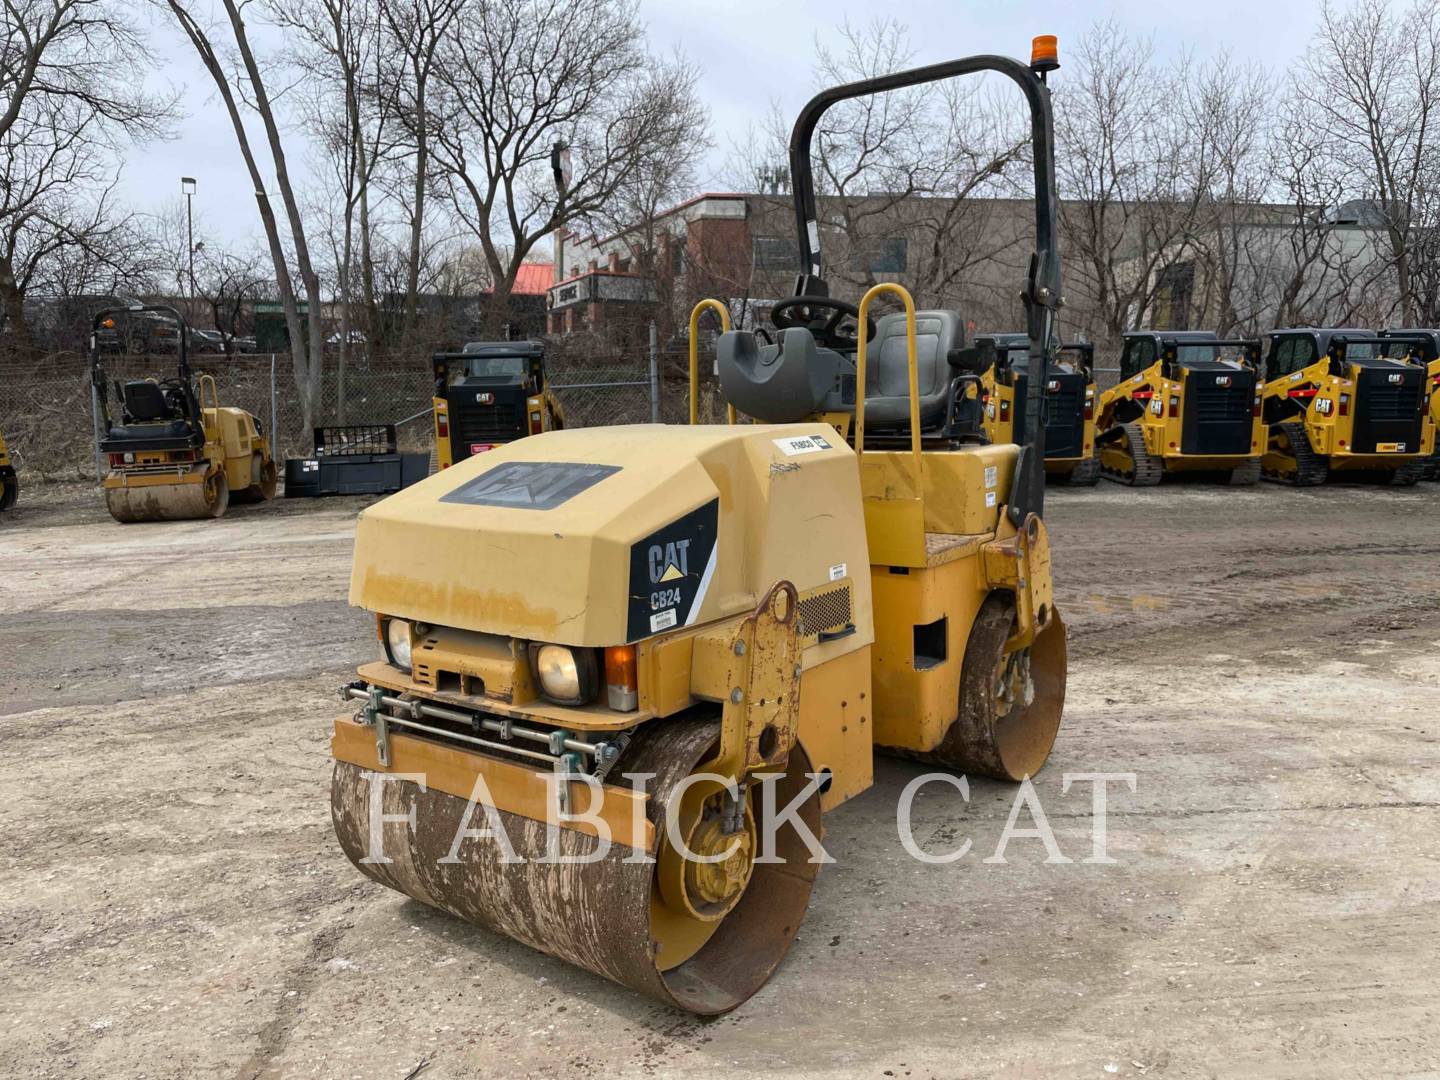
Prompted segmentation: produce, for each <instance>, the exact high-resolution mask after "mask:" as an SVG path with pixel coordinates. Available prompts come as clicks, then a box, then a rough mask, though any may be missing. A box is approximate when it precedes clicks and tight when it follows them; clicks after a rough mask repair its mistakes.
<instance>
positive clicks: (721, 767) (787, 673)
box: [695, 581, 800, 783]
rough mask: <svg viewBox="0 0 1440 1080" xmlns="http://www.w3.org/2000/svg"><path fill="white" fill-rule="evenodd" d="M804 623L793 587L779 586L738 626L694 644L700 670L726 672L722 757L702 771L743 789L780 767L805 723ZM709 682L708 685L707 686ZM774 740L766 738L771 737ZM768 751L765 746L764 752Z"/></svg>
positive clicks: (719, 629)
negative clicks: (760, 772)
mask: <svg viewBox="0 0 1440 1080" xmlns="http://www.w3.org/2000/svg"><path fill="white" fill-rule="evenodd" d="M799 630H800V616H799V598H798V595H797V593H796V590H795V586H794V585H792V584H791V583H790V582H788V581H781V582H778V583H777V584H776V585H774V586H773V587H772V588H771V589H770V591H769V592H768V593H766V594H765V598H764V599H763V600H762V601H761V602H760V603H759V604H758V605H757V606H756V608H755V610H754V611H752V612H751V613H750V614H749V615H747V616H746V617H745V618H744V619H742V620H740V622H739V623H726V624H724V625H723V626H720V627H717V628H716V629H715V630H714V631H711V632H710V633H706V634H701V635H700V636H699V637H698V638H697V639H696V642H695V647H696V654H695V662H696V663H697V664H706V663H707V662H708V663H710V664H713V667H714V670H715V672H716V673H718V672H719V671H723V672H724V678H723V680H716V681H717V682H718V683H719V686H723V687H725V688H726V689H725V690H724V696H723V697H722V698H721V701H722V709H721V715H720V749H719V751H718V752H717V753H716V755H715V757H714V758H713V759H712V760H711V761H709V762H708V763H707V764H705V765H704V766H702V768H701V771H702V772H710V773H716V774H718V775H721V776H724V777H727V778H728V779H731V780H734V781H736V782H737V783H739V782H741V781H743V780H744V778H745V776H746V775H747V774H749V773H750V772H752V771H754V770H756V769H761V768H765V767H776V768H778V767H781V766H783V765H784V763H785V762H786V760H787V759H788V758H789V755H790V749H791V747H793V746H794V745H795V735H796V729H797V728H798V726H799V722H800V635H799ZM707 681H710V680H708V679H707ZM767 728H768V729H771V730H772V731H773V737H772V738H771V739H769V740H767V739H766V738H765V731H766V729H767ZM762 743H767V745H766V747H765V749H767V750H768V751H769V753H768V754H766V753H764V752H762V747H761V744H762Z"/></svg>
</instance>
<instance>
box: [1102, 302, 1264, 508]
mask: <svg viewBox="0 0 1440 1080" xmlns="http://www.w3.org/2000/svg"><path fill="white" fill-rule="evenodd" d="M1124 340H1125V345H1124V348H1123V350H1122V352H1121V354H1120V381H1119V382H1118V383H1116V384H1115V385H1114V386H1112V387H1111V388H1110V389H1108V390H1106V391H1105V392H1104V393H1103V394H1101V395H1100V407H1099V413H1100V416H1099V420H1098V427H1099V430H1100V435H1099V437H1098V442H1099V454H1100V470H1101V473H1102V474H1103V475H1104V476H1105V477H1106V478H1107V479H1109V480H1115V481H1118V482H1119V483H1122V484H1129V485H1131V486H1132V487H1150V486H1153V485H1155V484H1158V483H1160V481H1161V480H1162V479H1164V477H1165V475H1166V474H1167V473H1178V472H1192V473H1193V472H1208V473H1218V474H1223V475H1224V476H1225V477H1226V478H1227V479H1228V481H1229V483H1230V484H1232V485H1234V486H1243V487H1248V486H1250V485H1252V484H1254V483H1255V482H1256V481H1257V480H1259V479H1260V456H1261V454H1262V453H1263V452H1264V448H1265V428H1264V424H1263V423H1262V422H1261V419H1260V377H1259V374H1258V368H1259V360H1260V343H1259V342H1258V341H1251V340H1233V341H1222V340H1220V338H1218V337H1217V336H1216V335H1215V334H1213V333H1211V332H1210V331H1208V330H1173V331H1164V332H1157V331H1150V330H1144V331H1135V332H1133V333H1127V334H1125V335H1124Z"/></svg>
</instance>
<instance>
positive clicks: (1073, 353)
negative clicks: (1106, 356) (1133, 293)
mask: <svg viewBox="0 0 1440 1080" xmlns="http://www.w3.org/2000/svg"><path fill="white" fill-rule="evenodd" d="M975 344H976V346H977V347H978V348H979V349H980V350H981V353H982V359H981V364H980V366H981V367H982V369H983V371H984V374H983V375H981V400H982V403H983V408H984V411H985V420H984V425H985V434H986V436H987V437H988V438H989V439H990V441H991V442H1014V441H1015V433H1016V432H1017V431H1023V430H1024V427H1025V389H1026V383H1027V379H1026V375H1025V371H1026V364H1027V357H1028V354H1029V349H1030V339H1029V338H1028V337H1026V336H1025V335H1024V334H1019V333H999V334H981V335H979V336H978V337H976V339H975ZM1055 359H1056V362H1055V366H1054V368H1053V369H1052V370H1051V372H1050V377H1049V378H1048V379H1047V380H1046V382H1045V474H1046V475H1047V476H1049V477H1050V478H1051V479H1052V480H1053V481H1055V482H1056V483H1060V484H1070V485H1073V486H1075V487H1093V486H1094V485H1095V484H1096V483H1098V482H1099V480H1100V459H1099V458H1098V457H1096V456H1095V398H1096V392H1095V377H1094V375H1093V372H1094V370H1095V346H1094V345H1092V344H1090V343H1089V342H1085V341H1073V342H1066V343H1064V344H1062V345H1061V346H1060V347H1059V350H1058V352H1057V353H1056V358H1055Z"/></svg>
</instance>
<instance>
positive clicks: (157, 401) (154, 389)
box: [123, 379, 171, 424]
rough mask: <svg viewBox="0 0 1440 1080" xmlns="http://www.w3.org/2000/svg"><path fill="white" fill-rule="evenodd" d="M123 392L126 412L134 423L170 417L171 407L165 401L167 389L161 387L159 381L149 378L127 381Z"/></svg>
mask: <svg viewBox="0 0 1440 1080" xmlns="http://www.w3.org/2000/svg"><path fill="white" fill-rule="evenodd" d="M123 393H124V396H125V413H126V415H127V416H128V417H129V418H130V420H131V421H133V422H134V423H137V424H144V423H148V422H150V421H153V420H168V419H170V416H171V409H170V406H169V404H167V403H166V401H165V391H163V390H161V389H160V386H159V384H158V383H154V382H151V381H150V380H149V379H144V380H137V381H136V382H127V383H126V384H125V386H124V390H123Z"/></svg>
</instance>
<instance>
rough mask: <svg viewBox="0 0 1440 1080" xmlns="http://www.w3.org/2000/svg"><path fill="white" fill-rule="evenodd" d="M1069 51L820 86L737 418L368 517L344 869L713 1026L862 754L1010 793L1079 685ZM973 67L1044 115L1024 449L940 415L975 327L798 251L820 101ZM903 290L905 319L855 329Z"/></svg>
mask: <svg viewBox="0 0 1440 1080" xmlns="http://www.w3.org/2000/svg"><path fill="white" fill-rule="evenodd" d="M1053 44H1054V43H1053V39H1039V40H1038V41H1037V50H1036V55H1035V57H1034V58H1033V60H1032V62H1031V63H1030V64H1028V65H1027V64H1024V63H1022V62H1019V61H1015V60H1010V59H1006V58H1003V57H997V56H976V57H970V58H965V59H961V60H956V61H952V62H949V63H942V64H936V65H933V66H931V67H925V68H920V69H917V70H913V71H905V72H900V73H897V74H894V75H888V76H884V77H882V78H876V79H868V80H865V81H863V82H857V83H852V84H848V85H844V86H840V87H836V88H834V89H831V90H827V91H825V92H823V93H821V94H820V95H818V96H817V97H816V98H815V99H814V100H812V101H811V102H810V103H809V104H808V105H806V107H805V109H804V111H803V112H802V113H801V114H800V117H799V119H798V121H797V123H796V125H795V129H794V132H793V134H792V137H791V145H790V160H791V175H792V177H793V178H794V187H795V211H796V228H797V233H798V238H799V245H800V252H801V258H802V267H801V271H802V272H801V274H800V278H799V281H798V283H797V288H796V290H795V296H794V297H792V298H791V299H789V300H787V301H785V302H784V304H783V305H782V306H781V307H783V312H782V310H781V307H777V309H776V313H775V316H774V319H773V321H774V322H775V323H776V329H777V331H778V333H777V334H776V338H775V340H774V341H773V343H761V342H760V341H758V340H757V338H756V335H755V334H753V333H750V332H736V331H727V332H726V333H724V334H723V335H722V336H721V338H720V339H719V341H718V343H717V366H718V369H719V375H720V384H721V390H722V392H723V395H724V397H725V399H726V402H727V404H728V405H729V406H732V407H734V408H736V409H737V410H738V412H740V413H741V414H743V415H742V420H743V421H744V422H740V423H734V424H725V425H709V426H702V425H676V426H660V425H637V426H628V427H612V428H592V429H584V430H562V431H550V432H545V433H542V434H538V435H534V436H531V437H529V438H526V439H523V440H520V441H517V442H513V443H510V444H507V445H505V446H501V447H497V448H495V449H493V450H491V451H489V452H487V453H484V454H479V455H476V456H473V457H471V458H469V459H468V460H465V461H462V462H458V463H456V464H455V465H454V466H453V467H452V468H450V469H447V470H445V471H444V472H441V473H437V474H435V475H433V476H431V477H430V478H429V479H427V480H424V481H422V482H421V483H419V484H416V485H415V486H413V487H411V488H408V489H406V490H404V491H402V492H400V493H398V494H396V495H393V496H391V497H390V498H388V499H386V500H384V501H383V502H380V503H378V504H376V505H375V506H373V507H370V508H368V509H367V510H365V511H364V512H363V513H362V514H361V515H360V519H359V522H358V526H357V531H356V538H355V557H354V564H353V570H352V576H351V582H350V600H351V603H352V604H354V605H356V606H358V607H361V608H364V609H365V610H366V611H368V612H370V613H372V614H373V617H374V620H375V630H376V635H377V638H378V648H379V650H380V652H381V655H380V657H379V658H377V659H376V660H375V661H374V662H372V663H369V664H366V665H364V666H363V667H361V668H360V669H359V671H358V673H357V676H358V677H357V678H356V679H355V680H354V681H353V682H351V683H349V684H348V685H346V686H345V687H344V688H343V689H342V691H341V696H342V698H343V699H344V700H345V701H346V702H347V703H348V704H349V705H350V706H351V708H352V709H353V710H354V711H353V712H349V713H347V714H345V715H343V716H341V717H340V718H338V719H337V720H336V721H335V723H334V734H333V741H332V752H333V756H334V774H333V783H332V789H331V809H332V816H333V821H334V827H335V832H336V835H337V837H338V839H339V843H340V846H341V847H342V848H343V850H344V852H345V854H346V855H347V856H348V857H349V858H350V859H351V860H352V862H353V863H354V864H355V866H356V867H357V868H358V869H359V870H360V871H361V872H362V873H364V874H366V875H367V876H369V877H370V878H372V879H374V880H375V881H377V882H380V883H382V884H384V885H386V886H389V887H390V888H392V889H395V890H398V891H399V892H401V893H404V894H406V895H408V896H411V897H413V898H415V899H417V900H420V901H422V902H423V903H426V904H430V905H432V906H434V907H437V908H440V909H443V910H445V911H447V912H450V913H452V914H454V915H456V916H459V917H460V918H462V919H466V920H469V921H471V922H474V923H477V924H479V925H481V926H484V927H488V928H490V929H491V930H494V931H497V932H499V933H501V934H505V935H507V936H509V937H511V938H514V939H516V940H518V941H521V942H524V943H525V944H527V945H530V946H533V947H534V948H536V949H539V950H541V951H543V952H545V953H549V954H550V955H552V956H556V957H560V958H562V959H564V960H567V961H569V962H571V963H573V964H576V965H578V966H580V967H582V968H586V969H588V970H590V971H592V972H594V973H596V974H598V975H601V976H603V977H605V978H607V979H611V980H614V981H615V982H617V983H621V984H623V985H625V986H628V987H632V988H634V989H635V990H637V991H640V992H642V993H644V994H648V995H650V996H652V997H654V998H657V999H659V1000H660V1001H662V1002H665V1003H667V1004H669V1005H672V1006H675V1007H677V1008H680V1009H684V1010H688V1011H690V1012H693V1013H699V1014H716V1013H722V1012H725V1011H727V1010H729V1009H732V1008H734V1007H735V1006H736V1005H738V1004H740V1003H741V1002H743V1001H744V1000H745V999H746V998H748V997H749V996H750V995H751V994H753V993H754V992H755V991H756V990H757V989H759V988H760V987H761V986H762V985H763V984H764V983H765V982H766V980H767V979H768V978H769V977H770V975H771V974H772V972H774V970H775V969H776V967H777V965H778V964H779V963H780V961H781V959H782V958H783V957H784V955H785V953H786V951H787V949H788V948H789V946H790V943H791V941H792V940H793V939H794V937H795V933H796V931H797V929H798V928H799V926H800V923H801V920H802V919H803V918H804V915H805V910H806V907H807V906H808V904H809V901H810V894H811V888H812V885H813V884H814V882H815V879H816V875H817V873H818V871H819V870H820V865H821V862H823V861H824V858H825V853H824V851H823V847H822V846H820V845H822V844H823V823H822V815H823V814H824V813H825V812H826V811H829V810H832V809H834V808H835V807H837V806H839V805H841V804H842V803H844V802H845V801H846V800H848V799H851V798H853V797H854V796H856V795H858V794H860V793H861V792H863V791H865V790H866V789H867V788H868V787H870V786H871V783H872V779H873V773H872V769H873V755H874V753H875V752H876V751H877V750H888V751H893V752H896V753H899V754H903V755H906V756H910V757H915V758H919V759H922V760H924V761H928V762H931V763H933V764H934V766H935V767H936V768H938V769H943V770H949V771H954V772H964V773H973V774H977V775H983V776H990V777H997V778H1000V779H1002V780H1008V781H1020V780H1023V779H1024V778H1026V777H1029V776H1031V775H1033V774H1034V773H1035V772H1036V771H1037V770H1039V769H1040V768H1041V766H1042V765H1043V764H1044V763H1045V761H1046V759H1047V757H1048V756H1049V754H1050V750H1051V747H1052V744H1053V742H1054V740H1055V737H1056V732H1057V729H1058V727H1059V724H1060V718H1061V711H1062V707H1063V703H1064V696H1065V680H1066V645H1065V626H1064V623H1063V622H1062V620H1061V617H1060V614H1059V612H1058V611H1057V610H1056V606H1055V601H1054V598H1053V595H1052V587H1051V573H1050V548H1049V542H1048V539H1047V533H1046V529H1045V525H1044V524H1043V522H1042V509H1043V505H1042V503H1043V499H1044V491H1045V487H1044V480H1045V472H1044V461H1045V452H1044V430H1045V429H1044V425H1043V424H1042V423H1041V422H1040V419H1041V414H1042V409H1041V405H1040V395H1041V393H1042V391H1043V388H1044V386H1045V378H1044V376H1045V374H1046V371H1047V368H1048V366H1049V365H1050V364H1051V363H1052V362H1053V359H1054V357H1053V352H1052V350H1053V349H1054V346H1055V342H1056V338H1055V335H1054V321H1055V313H1056V309H1057V307H1058V306H1059V296H1060V292H1059V289H1060V270H1059V262H1058V257H1057V253H1056V250H1055V188H1054V164H1053V160H1052V156H1051V155H1052V149H1051V148H1052V136H1051V112H1050V95H1049V91H1048V89H1047V87H1046V85H1045V74H1046V72H1047V71H1049V70H1051V69H1053V68H1054V67H1055V66H1057V65H1056V63H1055V56H1054V47H1053ZM980 72H996V73H999V74H1000V75H1002V76H1005V77H1007V78H1008V79H1009V80H1011V81H1013V83H1014V84H1016V85H1017V86H1018V87H1019V88H1020V90H1021V91H1022V92H1023V94H1024V97H1025V99H1026V101H1027V102H1028V105H1029V114H1030V119H1031V122H1032V131H1033V136H1034V137H1033V153H1034V171H1035V225H1036V248H1035V253H1034V257H1033V259H1032V260H1031V263H1030V272H1029V275H1028V278H1027V280H1026V282H1025V284H1024V288H1023V293H1022V295H1023V297H1024V299H1025V307H1026V313H1027V317H1026V334H1027V339H1028V355H1029V370H1030V371H1031V372H1033V373H1035V375H1036V376H1037V377H1036V378H1035V379H1033V380H1031V381H1030V383H1029V387H1028V393H1029V397H1030V400H1029V402H1028V405H1029V407H1028V409H1027V411H1026V413H1025V431H1024V433H1023V436H1022V438H1021V439H1020V444H1019V445H1016V444H1013V443H1007V444H990V443H988V442H987V441H986V440H985V439H984V436H983V432H982V431H981V430H980V426H979V422H978V415H977V416H976V417H975V418H974V419H975V423H974V426H973V430H972V431H970V432H968V433H967V432H965V431H961V430H958V429H956V427H955V425H954V424H953V423H947V422H946V421H945V416H946V414H947V413H948V412H949V411H950V410H949V408H948V403H949V402H953V400H954V395H955V394H956V393H958V392H961V391H962V390H963V389H964V388H965V387H966V386H969V385H973V382H974V374H973V352H972V351H971V350H969V349H967V346H966V344H965V342H964V338H963V333H964V321H963V320H962V319H961V318H960V317H959V315H958V314H957V313H956V312H953V311H945V310H932V311H920V312H917V311H916V310H915V306H914V303H913V301H912V299H911V297H910V296H909V294H908V293H907V292H906V291H905V290H904V289H902V288H901V287H900V286H898V285H893V284H882V285H878V286H876V287H875V288H873V289H871V290H870V291H869V292H868V293H866V294H865V296H864V297H862V298H861V299H860V302H859V304H858V305H856V304H851V303H848V302H846V301H842V300H839V299H835V298H832V297H831V296H830V295H829V292H828V287H827V285H826V283H825V281H824V279H823V277H822V276H821V272H822V264H821V257H820V251H819V250H818V242H817V237H818V236H819V231H818V229H817V228H816V222H817V211H816V201H815V195H814V190H813V185H812V179H811V167H810V145H811V139H812V135H813V133H814V131H815V128H816V124H817V123H818V122H819V120H820V118H821V116H822V115H823V114H824V112H825V111H826V109H828V108H829V107H830V106H831V105H833V104H835V103H837V102H840V101H844V100H847V99H851V98H856V97H860V96H862V95H868V94H874V93H880V92H883V91H886V90H892V89H895V88H897V87H903V86H910V85H916V84H920V83H928V82H933V81H936V80H939V79H946V78H950V77H955V76H961V75H969V74H975V73H980ZM887 295H888V297H889V298H890V299H891V300H892V301H894V302H896V303H897V304H898V305H899V307H900V308H901V310H896V311H893V312H891V313H888V314H880V315H878V316H876V317H872V310H873V308H874V302H875V301H876V299H877V297H880V296H887ZM704 304H705V305H706V306H711V307H714V308H718V309H720V310H721V311H722V312H723V310H724V305H722V304H720V303H719V302H717V301H705V302H704ZM722 321H723V320H722ZM692 340H693V339H692ZM693 348H695V346H694V345H693V344H692V349H693ZM693 360H694V357H693V355H692V372H693V371H694V370H695V368H694V366H693ZM952 369H953V370H952ZM967 380H968V381H967ZM695 394H696V388H695V383H694V381H693V380H692V384H691V395H692V406H693V402H694V399H695ZM952 419H953V418H952ZM396 918H397V920H399V919H401V916H399V915H397V916H396Z"/></svg>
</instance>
